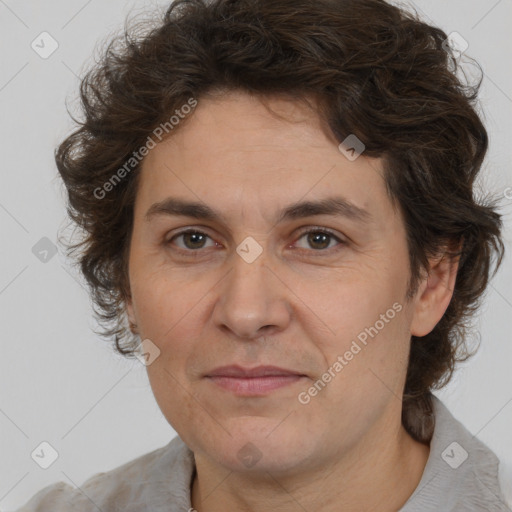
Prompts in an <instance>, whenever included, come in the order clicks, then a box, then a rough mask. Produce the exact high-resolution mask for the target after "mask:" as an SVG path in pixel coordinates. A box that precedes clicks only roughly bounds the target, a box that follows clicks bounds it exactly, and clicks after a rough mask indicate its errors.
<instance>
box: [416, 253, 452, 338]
mask: <svg viewBox="0 0 512 512" xmlns="http://www.w3.org/2000/svg"><path fill="white" fill-rule="evenodd" d="M429 265H430V270H429V272H428V275H427V276H426V277H424V279H423V281H422V282H421V284H420V285H419V287H418V291H417V292H416V295H415V297H414V299H413V303H414V304H415V305H414V313H413V317H412V322H411V328H410V330H411V334H412V335H414V336H418V337H421V336H426V335H427V334H428V333H429V332H431V331H432V329H434V327H435V326H436V325H437V323H438V322H439V321H440V320H441V318H442V317H443V315H444V313H445V311H446V309H447V308H448V305H449V304H450V301H451V299H452V296H453V289H454V287H455V280H456V277H457V271H458V268H459V258H458V257H453V258H450V256H449V255H448V254H446V253H444V254H443V255H442V256H441V257H437V258H433V259H431V260H429Z"/></svg>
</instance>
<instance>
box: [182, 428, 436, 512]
mask: <svg viewBox="0 0 512 512" xmlns="http://www.w3.org/2000/svg"><path fill="white" fill-rule="evenodd" d="M382 434H383V433H382V431H381V432H380V435H379V436H372V439H365V440H362V442H361V443H359V444H358V445H357V446H356V447H354V448H353V449H352V450H351V452H350V453H347V454H344V456H343V457H338V458H337V460H333V461H329V463H327V464H322V465H321V466H320V467H319V468H318V467H317V468H315V469H314V470H310V471H307V470H306V471H303V472H301V473H297V474H295V475H293V476H290V477H282V476H281V475H279V476H278V477H275V476H273V475H271V474H270V473H269V472H268V471H263V472H262V473H258V475H257V476H256V475H254V474H252V473H251V474H247V473H240V472H232V471H229V470H227V469H226V468H222V469H220V468H219V467H218V466H216V465H215V464H214V463H212V462H211V460H208V459H207V458H205V457H201V456H198V455H197V454H195V457H196V474H195V477H194V481H193V484H192V489H191V491H192V492H191V497H192V506H193V508H194V509H195V510H196V511H197V512H220V511H225V510H239V511H246V512H264V511H268V510H274V511H276V512H296V511H297V510H301V509H303V510H322V511H323V512H340V510H342V511H344V512H352V511H354V512H355V511H361V510H368V511H371V510H378V511H379V512H387V511H389V512H392V511H396V510H398V509H400V508H401V507H402V506H403V505H404V504H405V502H406V501H407V500H408V498H409V497H410V496H411V494H412V493H413V492H414V490H415V489H416V487H417V486H418V484H419V482H420V480H421V476H422V474H423V471H424V469H425V465H426V463H427V460H428V456H429V451H430V449H429V446H428V445H425V444H422V443H419V442H417V441H415V440H414V439H413V438H412V437H411V436H410V435H409V434H408V433H407V432H406V431H405V429H404V428H403V426H402V425H401V424H400V427H399V429H398V430H397V431H396V433H395V435H393V436H391V439H390V438H389V437H387V436H383V435H382ZM325 462H326V461H325Z"/></svg>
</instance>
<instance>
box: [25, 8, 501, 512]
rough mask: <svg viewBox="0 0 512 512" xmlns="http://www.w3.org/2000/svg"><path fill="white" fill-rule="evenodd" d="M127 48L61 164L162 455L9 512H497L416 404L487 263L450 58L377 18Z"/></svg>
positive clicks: (449, 418)
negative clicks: (159, 418)
mask: <svg viewBox="0 0 512 512" xmlns="http://www.w3.org/2000/svg"><path fill="white" fill-rule="evenodd" d="M144 26H145V25H144ZM138 28H139V27H137V28H136V30H133V32H130V30H129V29H127V30H126V31H125V33H124V34H123V35H122V36H120V37H118V38H115V39H113V40H112V41H111V42H110V44H109V46H108V48H107V50H106V51H105V53H104V56H103V59H102V60H101V62H99V63H97V64H96V65H95V66H94V67H93V69H91V70H90V71H89V72H88V73H87V75H86V76H85V78H84V79H83V81H82V84H81V99H82V105H83V112H84V116H85V119H84V121H83V122H81V123H80V127H79V128H77V129H76V130H75V131H74V132H73V133H72V134H71V135H69V136H68V137H67V138H66V139H65V140H64V141H63V142H62V143H61V144H60V145H59V147H58V148H57V150H56V154H55V157H56V163H57V167H58V170H59V172H60V175H61V176H62V179H63V181H64V183H65V185H66V188H67V193H68V201H69V205H68V211H69V214H70V217H71V219H72V220H73V221H74V222H75V223H76V224H77V225H78V226H79V227H80V228H81V229H82V231H83V233H84V236H83V238H82V239H81V240H80V241H79V242H76V243H74V244H71V245H70V247H69V250H70V253H71V254H73V255H74V256H75V257H76V258H77V259H78V261H79V262H80V268H81V270H82V272H83V275H84V276H85V278H86V279H87V281H88V283H89V285H90V289H91V294H92V298H93V299H94V302H95V304H96V309H97V312H98V315H99V318H100V320H101V321H102V325H103V327H104V334H105V336H106V337H107V339H108V340H113V342H115V344H114V347H115V350H117V351H118V352H119V353H121V354H123V355H125V356H126V357H138V358H140V359H141V360H142V361H143V362H144V364H145V365H146V369H147V372H148V378H149V381H150V384H151V388H152V391H153V393H154V396H155V398H156V400H157V403H158V405H159V407H160V409H161V411H162V413H163V415H164V416H165V418H166V419H167V421H168V422H169V424H170V425H171V426H172V427H173V429H174V430H175V431H176V432H177V434H178V436H177V437H174V438H173V439H172V440H171V441H170V443H169V444H168V445H166V446H164V447H161V448H159V449H157V450H154V451H152V452H150V453H147V454H144V455H142V456H140V457H138V458H137V459H134V460H132V461H129V462H127V463H126V464H124V465H122V466H119V467H117V468H115V469H114V470H111V471H108V472H102V473H97V474H95V475H93V476H92V477H91V478H89V479H88V480H87V481H86V482H85V483H83V485H81V486H80V487H79V488H76V489H74V488H72V487H71V486H69V485H67V484H65V483H63V482H60V483H56V484H52V485H50V486H48V487H46V488H44V489H42V490H41V491H40V492H38V493H37V494H36V495H35V496H33V497H32V498H31V499H30V500H29V501H28V503H27V504H26V505H25V506H23V507H22V508H21V509H20V512H35V511H45V510H48V511H50V510H51V511H52V512H60V511H64V510H66V511H67V510H74V511H93V510H101V511H102V512H107V511H114V510H123V511H125V512H126V511H137V512H139V511H142V510H151V511H153V512H158V511H164V510H165V511H182V512H186V511H198V512H217V511H221V510H222V511H224V510H239V511H254V512H260V511H268V510H273V511H279V512H288V511H301V510H304V511H306V510H307V511H313V510H322V511H324V512H329V511H340V510H343V511H361V510H379V511H380V512H387V511H397V510H399V511H402V512H413V511H422V512H427V511H436V512H437V511H439V510H443V511H482V510H486V511H488V510H493V511H503V512H505V511H509V512H510V510H511V508H510V504H509V503H507V500H506V498H505V496H504V490H503V488H504V480H503V477H502V473H501V468H502V466H501V464H500V462H499V460H498V458H497V457H496V455H495V454H494V453H493V452H492V451H491V450H490V449H489V448H488V447H487V446H486V445H485V444H484V443H483V442H481V441H480V440H478V439H477V438H476V437H474V436H472V435H471V434H470V432H469V431H468V430H467V429H466V428H465V427H464V426H463V425H462V424H461V423H460V422H459V421H458V420H456V419H455V418H454V417H453V415H452V414H451V413H450V412H449V410H448V409H447V408H446V406H445V405H444V404H443V402H442V401H441V400H440V399H439V398H437V397H436V396H435V395H434V394H433V391H434V390H435V389H439V388H441V387H442V386H443V385H445V384H446V383H447V382H448V381H449V380H450V378H451V376H452V374H453V370H454V368H455V367H456V365H457V363H458V362H460V361H463V360H465V359H467V358H468V357H469V356H470V355H471V353H470V350H469V347H468V343H467V338H468V333H469V332H470V329H469V321H470V319H471V318H472V315H473V314H474V312H475V311H476V308H477V306H478V303H479V299H480V298H481V296H482V294H483V292H484V291H485V289H486V287H487V285H488V282H489V279H490V277H491V273H492V272H493V264H494V272H496V270H497V268H498V267H499V266H500V263H501V261H502V258H503V253H504V246H503V242H502V239H501V229H502V222H501V217H500V215H499V214H498V213H497V211H496V210H497V209H496V204H495V203H494V202H493V201H492V200H491V199H488V200H487V202H484V201H483V200H480V201H477V200H476V199H475V193H474V183H475V179H476V178H477V175H478V173H479V171H480V169H481V165H482V162H483V160H484V157H485V154H486V151H487V147H488V135H487V132H486V130H485V128H484V126H483V124H482V121H481V120H480V117H479V115H478V114H477V110H476V106H475V105H476V101H477V94H478V88H479V83H477V84H470V83H468V82H463V81H462V78H461V77H460V74H459V73H458V70H459V69H460V67H461V65H462V56H461V55H460V52H459V53H457V51H456V49H455V48H454V46H453V45H452V44H447V41H448V43H450V41H449V37H448V36H447V34H446V33H445V32H443V31H442V30H441V29H439V28H436V27H434V26H431V25H429V24H427V23H425V22H423V21H421V19H420V18H419V17H417V16H416V15H415V14H413V13H410V12H407V11H405V10H404V9H401V8H399V7H397V6H394V5H391V4H389V3H387V2H385V1H383V0H315V1H314V2H313V1H310V0H293V1H292V0H236V1H235V0H212V1H203V0H177V1H176V2H174V3H173V4H171V5H170V6H169V7H168V9H167V10H166V12H165V14H164V17H163V19H162V20H161V22H160V23H159V24H158V26H156V27H151V30H149V31H139V32H137V30H138Z"/></svg>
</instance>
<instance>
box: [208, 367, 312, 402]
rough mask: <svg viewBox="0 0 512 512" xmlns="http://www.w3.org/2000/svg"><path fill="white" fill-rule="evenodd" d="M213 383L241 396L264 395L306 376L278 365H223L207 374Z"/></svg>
mask: <svg viewBox="0 0 512 512" xmlns="http://www.w3.org/2000/svg"><path fill="white" fill-rule="evenodd" d="M205 377H206V378H207V379H208V380H210V381H211V382H212V383H213V384H215V385H217V386H219V387H220V388H222V389H224V390H226V391H230V392H232V393H234V394H236V395H239V396H264V395H266V394H268V393H270V392H272V391H275V390H277V389H280V388H283V387H285V386H289V385H291V384H294V383H295V382H298V381H300V380H302V379H303V378H305V377H306V375H304V374H302V373H300V372H297V371H295V370H288V369H285V368H279V367H277V366H258V367H256V368H243V367H241V366H237V365H232V366H223V367H220V368H216V369H215V370H213V371H211V372H209V373H208V374H207V375H206V376H205Z"/></svg>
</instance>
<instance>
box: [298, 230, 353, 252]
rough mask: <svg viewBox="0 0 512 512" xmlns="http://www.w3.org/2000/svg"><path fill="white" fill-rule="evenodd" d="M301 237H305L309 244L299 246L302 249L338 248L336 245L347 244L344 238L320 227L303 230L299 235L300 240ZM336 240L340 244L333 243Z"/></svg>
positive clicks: (322, 249) (324, 249) (323, 249)
mask: <svg viewBox="0 0 512 512" xmlns="http://www.w3.org/2000/svg"><path fill="white" fill-rule="evenodd" d="M301 239H305V240H306V243H307V245H308V246H307V247H299V248H300V249H313V250H314V251H326V250H328V249H332V248H336V246H340V245H345V242H344V241H343V240H341V239H340V238H339V237H337V236H336V235H334V234H333V233H331V232H330V231H326V230H325V229H319V228H316V229H310V230H308V231H306V232H303V233H302V234H301V235H300V237H299V240H301ZM335 241H337V242H338V244H334V245H333V242H335Z"/></svg>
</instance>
